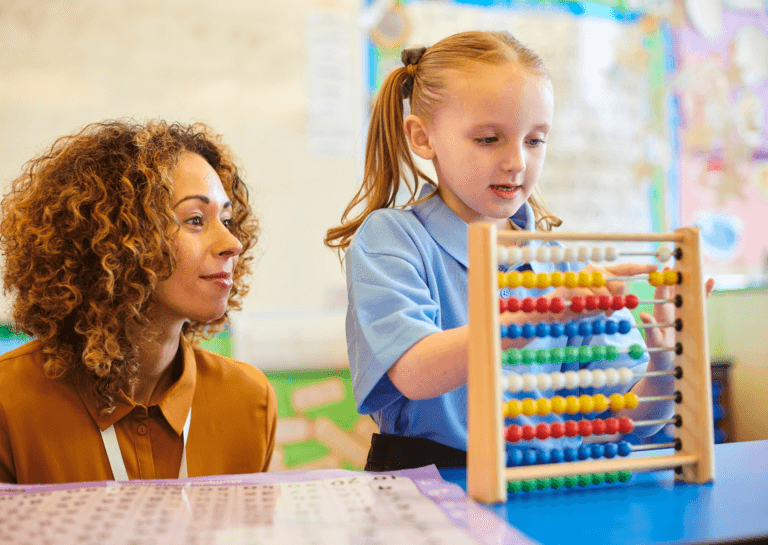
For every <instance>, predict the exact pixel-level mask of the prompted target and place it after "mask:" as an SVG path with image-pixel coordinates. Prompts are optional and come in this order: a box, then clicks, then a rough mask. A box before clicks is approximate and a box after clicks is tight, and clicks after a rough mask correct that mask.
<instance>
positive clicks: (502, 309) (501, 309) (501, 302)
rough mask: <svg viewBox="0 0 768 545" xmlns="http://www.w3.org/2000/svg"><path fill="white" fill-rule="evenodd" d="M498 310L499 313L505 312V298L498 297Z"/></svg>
mask: <svg viewBox="0 0 768 545" xmlns="http://www.w3.org/2000/svg"><path fill="white" fill-rule="evenodd" d="M499 312H501V313H504V312H507V300H506V299H499Z"/></svg>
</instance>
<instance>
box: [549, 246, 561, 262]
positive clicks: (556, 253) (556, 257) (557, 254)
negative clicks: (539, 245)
mask: <svg viewBox="0 0 768 545" xmlns="http://www.w3.org/2000/svg"><path fill="white" fill-rule="evenodd" d="M549 260H550V261H551V262H552V263H560V262H561V261H562V260H563V248H562V247H560V246H550V247H549Z"/></svg>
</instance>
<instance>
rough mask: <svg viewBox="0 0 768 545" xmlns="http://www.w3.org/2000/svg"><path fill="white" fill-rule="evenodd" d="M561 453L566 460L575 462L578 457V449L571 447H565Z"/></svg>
mask: <svg viewBox="0 0 768 545" xmlns="http://www.w3.org/2000/svg"><path fill="white" fill-rule="evenodd" d="M563 454H564V458H565V461H566V462H575V461H576V460H578V459H579V451H577V450H576V449H575V448H573V447H566V449H565V450H564V451H563Z"/></svg>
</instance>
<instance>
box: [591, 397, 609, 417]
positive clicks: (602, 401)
mask: <svg viewBox="0 0 768 545" xmlns="http://www.w3.org/2000/svg"><path fill="white" fill-rule="evenodd" d="M592 404H593V405H594V407H595V411H597V412H599V413H601V412H603V411H604V410H606V409H607V408H608V398H607V397H605V396H604V395H603V394H595V395H593V396H592Z"/></svg>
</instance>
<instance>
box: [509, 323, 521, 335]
mask: <svg viewBox="0 0 768 545" xmlns="http://www.w3.org/2000/svg"><path fill="white" fill-rule="evenodd" d="M522 334H523V328H521V327H520V326H519V325H517V324H510V325H509V326H508V327H507V336H508V337H509V338H510V339H517V338H519V337H520V335H522Z"/></svg>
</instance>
